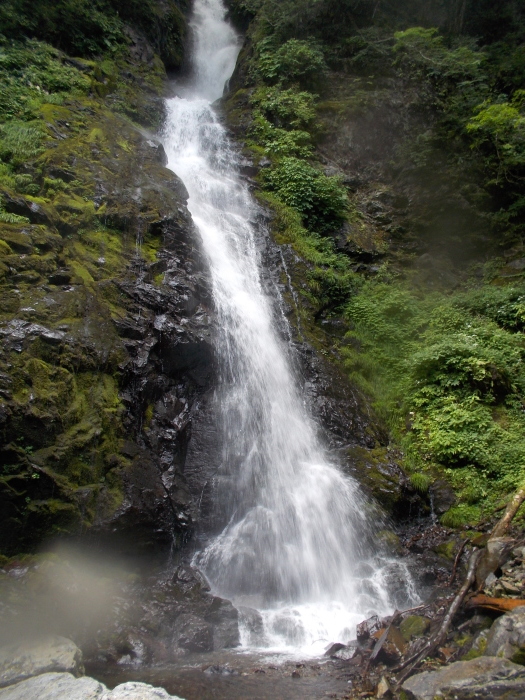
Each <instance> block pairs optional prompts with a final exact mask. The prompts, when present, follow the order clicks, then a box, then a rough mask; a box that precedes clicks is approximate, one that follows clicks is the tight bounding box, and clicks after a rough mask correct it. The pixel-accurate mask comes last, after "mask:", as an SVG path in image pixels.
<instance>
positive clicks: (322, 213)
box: [264, 157, 348, 233]
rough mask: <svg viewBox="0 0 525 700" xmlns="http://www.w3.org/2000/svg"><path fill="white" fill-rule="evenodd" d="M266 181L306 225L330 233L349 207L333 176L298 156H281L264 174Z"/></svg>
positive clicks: (343, 218)
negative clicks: (327, 174) (273, 166)
mask: <svg viewBox="0 0 525 700" xmlns="http://www.w3.org/2000/svg"><path fill="white" fill-rule="evenodd" d="M264 181H265V184H266V186H267V187H268V189H270V190H271V191H273V192H275V193H276V194H277V196H278V197H279V199H280V200H281V201H282V202H284V203H285V204H287V205H288V206H290V207H293V208H294V209H296V210H297V211H298V212H299V213H300V214H301V216H302V219H303V222H304V224H305V226H306V227H307V228H308V229H310V230H312V231H316V232H318V233H330V232H331V231H333V230H334V229H336V228H338V227H339V226H341V224H342V223H343V221H344V220H345V216H346V213H347V210H348V198H347V195H346V190H345V188H344V187H343V186H342V184H341V182H340V181H339V179H338V178H336V177H327V176H326V175H324V174H323V173H322V172H321V171H320V170H318V169H317V168H314V167H313V166H312V165H310V164H309V163H307V162H306V161H304V160H301V159H299V158H289V157H288V158H283V159H282V160H281V161H280V163H279V164H278V165H277V167H275V168H273V169H271V170H270V171H269V172H267V173H266V174H265V179H264Z"/></svg>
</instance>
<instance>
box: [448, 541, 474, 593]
mask: <svg viewBox="0 0 525 700" xmlns="http://www.w3.org/2000/svg"><path fill="white" fill-rule="evenodd" d="M468 543H469V540H468V539H466V540H463V542H462V543H461V545H460V547H459V549H458V553H457V554H456V558H455V559H454V566H453V568H452V573H451V574H450V580H449V582H448V585H449V586H451V585H452V584H453V583H454V580H455V578H456V572H457V569H458V564H459V560H460V559H461V555H462V554H463V550H464V549H465V546H466V545H467V544H468Z"/></svg>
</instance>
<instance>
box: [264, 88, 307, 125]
mask: <svg viewBox="0 0 525 700" xmlns="http://www.w3.org/2000/svg"><path fill="white" fill-rule="evenodd" d="M315 101H316V95H312V93H310V92H304V91H303V92H297V91H296V90H293V89H288V90H280V89H278V88H276V87H270V88H268V87H264V88H259V89H258V90H257V91H256V92H255V93H254V95H253V96H252V98H251V103H252V105H253V106H254V107H255V108H256V109H257V110H258V111H259V112H260V114H262V115H263V116H264V117H266V119H268V120H269V121H271V122H272V124H274V125H275V126H278V127H282V128H291V129H308V128H309V127H310V126H311V125H312V123H313V122H314V120H315V116H316V113H315Z"/></svg>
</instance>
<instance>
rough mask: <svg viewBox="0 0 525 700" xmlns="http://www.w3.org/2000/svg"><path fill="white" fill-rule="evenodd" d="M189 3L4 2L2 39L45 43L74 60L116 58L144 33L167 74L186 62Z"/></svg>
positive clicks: (171, 0)
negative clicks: (131, 36) (133, 35)
mask: <svg viewBox="0 0 525 700" xmlns="http://www.w3.org/2000/svg"><path fill="white" fill-rule="evenodd" d="M187 5H188V3H187V2H186V0H178V1H176V0H166V2H163V3H158V2H156V1H155V0H94V1H93V2H91V1H90V0H54V1H53V2H50V0H3V2H2V4H0V34H4V35H5V36H7V37H9V38H14V39H22V38H24V37H29V38H37V39H42V40H44V41H46V42H49V43H50V44H52V45H53V46H55V47H57V48H59V49H62V50H63V51H65V52H67V53H69V54H70V55H73V56H93V55H100V54H105V53H107V52H108V51H109V52H112V53H114V52H115V51H117V50H118V49H120V48H121V47H123V46H125V45H126V44H127V42H128V38H127V35H126V24H128V25H131V26H132V27H134V28H135V29H138V30H139V31H141V32H142V33H143V34H144V35H145V36H146V37H147V38H148V40H149V41H150V43H151V44H152V45H153V47H154V48H155V50H156V51H157V52H158V53H159V55H160V56H161V58H162V60H163V61H164V62H165V64H166V67H167V68H176V67H178V66H180V64H181V62H182V50H183V46H182V39H183V37H184V33H185V20H184V17H183V15H182V12H181V8H183V9H186V7H187Z"/></svg>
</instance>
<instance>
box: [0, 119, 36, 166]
mask: <svg viewBox="0 0 525 700" xmlns="http://www.w3.org/2000/svg"><path fill="white" fill-rule="evenodd" d="M43 139H44V134H43V132H42V129H41V127H40V125H33V124H28V123H27V122H20V121H14V120H13V121H10V122H7V123H6V124H0V159H2V160H3V161H9V162H10V163H12V164H13V165H19V164H21V163H24V162H25V161H27V160H28V159H29V158H34V157H35V156H36V155H38V154H39V153H40V152H41V150H42V142H43Z"/></svg>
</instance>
